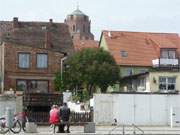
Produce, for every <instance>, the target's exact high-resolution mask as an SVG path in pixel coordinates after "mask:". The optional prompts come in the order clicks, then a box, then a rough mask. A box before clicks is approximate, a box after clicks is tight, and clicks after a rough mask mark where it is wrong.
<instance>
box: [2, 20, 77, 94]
mask: <svg viewBox="0 0 180 135" xmlns="http://www.w3.org/2000/svg"><path fill="white" fill-rule="evenodd" d="M0 24H1V25H0V26H1V27H0V28H1V29H0V31H1V32H0V33H1V45H0V48H1V49H0V50H1V57H0V62H1V66H0V71H1V80H2V81H1V82H2V84H1V87H2V88H3V87H4V89H5V90H8V89H10V88H13V89H14V90H17V91H18V90H27V91H29V92H43V93H48V92H51V91H53V90H54V85H53V79H54V74H55V73H56V72H57V71H60V67H61V66H60V64H61V59H62V58H63V57H64V55H70V54H71V53H73V50H74V49H73V46H72V40H71V37H70V34H69V32H68V27H67V25H66V24H64V23H53V20H52V19H50V21H49V22H20V21H18V18H14V20H13V21H12V22H1V23H0Z"/></svg>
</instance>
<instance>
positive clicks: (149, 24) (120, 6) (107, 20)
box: [0, 0, 180, 40]
mask: <svg viewBox="0 0 180 135" xmlns="http://www.w3.org/2000/svg"><path fill="white" fill-rule="evenodd" d="M77 3H79V7H80V10H81V11H83V12H84V13H85V14H87V15H88V16H89V17H90V19H91V22H92V25H91V30H92V32H93V34H94V35H95V38H96V39H97V40H99V38H100V33H101V31H102V30H119V31H149V32H175V33H180V0H0V20H12V18H13V17H15V16H16V17H18V18H19V20H20V21H48V20H49V18H52V19H53V20H54V21H56V22H63V21H64V19H65V17H66V15H67V14H70V13H71V12H73V11H74V10H75V9H76V7H77Z"/></svg>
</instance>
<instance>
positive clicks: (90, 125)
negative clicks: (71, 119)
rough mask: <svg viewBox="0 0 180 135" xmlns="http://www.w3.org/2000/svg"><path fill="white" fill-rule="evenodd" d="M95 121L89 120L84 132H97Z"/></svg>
mask: <svg viewBox="0 0 180 135" xmlns="http://www.w3.org/2000/svg"><path fill="white" fill-rule="evenodd" d="M95 132H96V129H95V123H94V122H88V123H87V124H85V125H84V133H95Z"/></svg>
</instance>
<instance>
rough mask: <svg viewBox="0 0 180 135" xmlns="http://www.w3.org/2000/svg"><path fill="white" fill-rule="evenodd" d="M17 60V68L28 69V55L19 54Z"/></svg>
mask: <svg viewBox="0 0 180 135" xmlns="http://www.w3.org/2000/svg"><path fill="white" fill-rule="evenodd" d="M18 59H19V68H29V66H30V64H29V59H30V54H29V53H19V54H18Z"/></svg>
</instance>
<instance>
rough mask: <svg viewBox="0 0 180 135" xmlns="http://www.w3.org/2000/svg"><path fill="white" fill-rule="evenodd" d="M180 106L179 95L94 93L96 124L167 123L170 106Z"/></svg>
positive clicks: (168, 121)
mask: <svg viewBox="0 0 180 135" xmlns="http://www.w3.org/2000/svg"><path fill="white" fill-rule="evenodd" d="M171 107H180V95H158V94H95V95H94V121H95V123H96V124H112V122H113V119H114V118H116V119H117V121H118V124H126V125H130V124H133V123H134V124H137V125H168V124H169V123H170V108H171Z"/></svg>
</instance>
